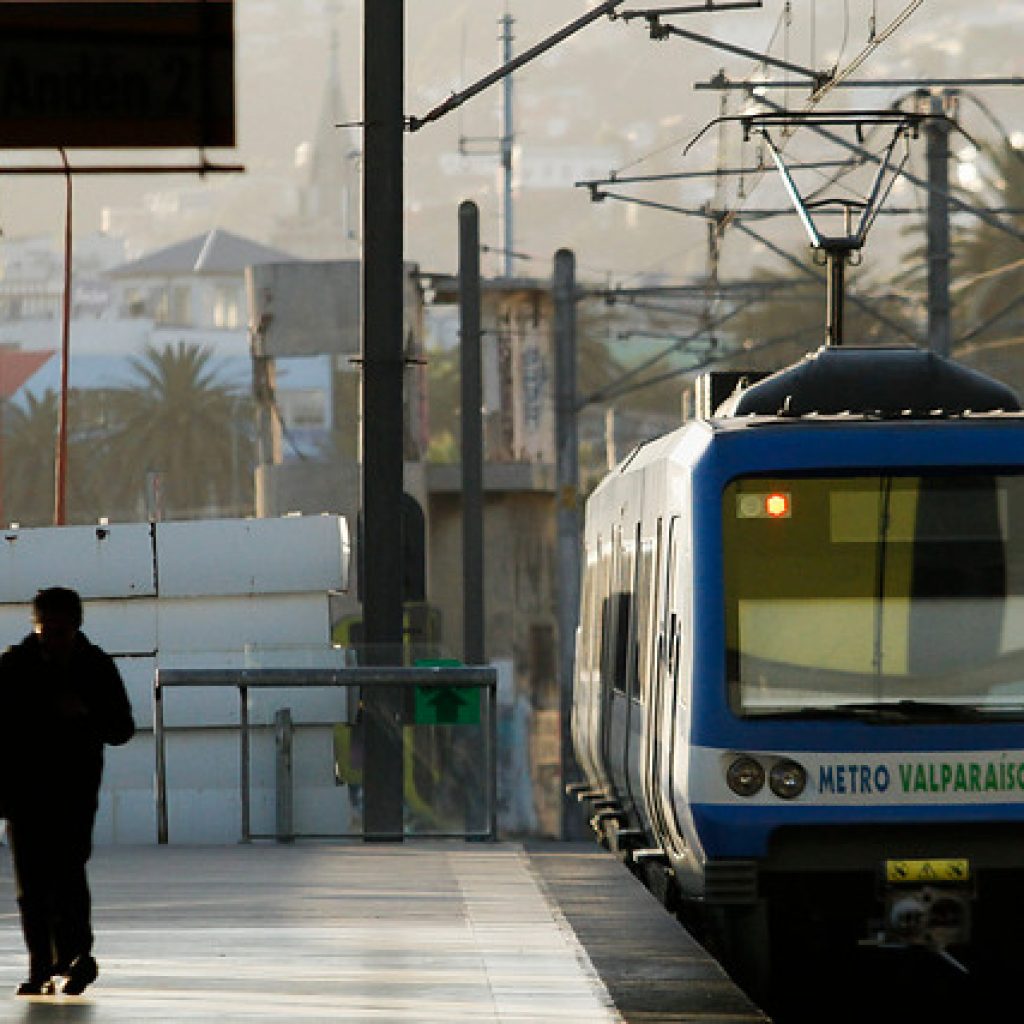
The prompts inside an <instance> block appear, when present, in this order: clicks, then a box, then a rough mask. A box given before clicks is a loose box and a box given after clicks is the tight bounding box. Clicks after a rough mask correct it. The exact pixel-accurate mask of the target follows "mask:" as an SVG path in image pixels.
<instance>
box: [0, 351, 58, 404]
mask: <svg viewBox="0 0 1024 1024" xmlns="http://www.w3.org/2000/svg"><path fill="white" fill-rule="evenodd" d="M53 354H54V353H53V352H51V351H47V350H43V351H37V352H23V351H21V350H20V349H6V348H0V398H10V397H11V396H12V395H13V394H14V393H15V392H16V391H17V390H18V388H20V387H21V386H22V384H24V383H25V381H27V380H28V379H29V377H31V376H32V374H34V373H35V372H36V370H38V369H39V368H40V367H41V366H43V365H44V364H45V363H46V362H47V361H48V360H49V359H50V358H51V356H53Z"/></svg>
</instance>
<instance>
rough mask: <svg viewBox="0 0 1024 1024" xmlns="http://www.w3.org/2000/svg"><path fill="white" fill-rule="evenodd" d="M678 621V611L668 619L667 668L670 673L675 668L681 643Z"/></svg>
mask: <svg viewBox="0 0 1024 1024" xmlns="http://www.w3.org/2000/svg"><path fill="white" fill-rule="evenodd" d="M677 626H678V623H677V621H676V613H675V612H673V613H672V614H671V615H670V616H669V620H668V651H667V652H666V653H667V657H668V664H667V666H666V667H667V668H668V671H669V673H671V672H673V671H674V670H675V664H676V656H677V655H678V654H679V644H678V643H677V640H678V637H679V633H678V629H677Z"/></svg>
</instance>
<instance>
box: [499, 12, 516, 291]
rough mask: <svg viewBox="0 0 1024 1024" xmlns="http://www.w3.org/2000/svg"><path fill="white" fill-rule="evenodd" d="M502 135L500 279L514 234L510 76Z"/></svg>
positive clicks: (507, 28) (505, 40) (506, 48)
mask: <svg viewBox="0 0 1024 1024" xmlns="http://www.w3.org/2000/svg"><path fill="white" fill-rule="evenodd" d="M513 20H514V19H513V18H512V15H511V14H506V15H505V16H504V17H503V18H502V19H501V25H502V28H503V29H504V31H503V33H502V36H501V41H502V54H501V59H502V61H503V62H504V63H505V64H509V63H511V61H512V23H513ZM501 84H502V94H503V95H502V99H503V107H502V134H501V174H502V186H503V189H502V190H503V205H502V209H503V214H502V229H503V231H504V243H503V244H504V249H505V252H504V255H503V259H502V267H503V268H504V269H503V272H502V273H503V276H504V277H512V276H513V271H512V251H513V249H514V247H515V245H514V238H513V235H514V232H513V220H512V148H513V144H514V139H515V136H514V134H513V129H512V119H513V105H512V76H511V75H506V76H505V78H504V79H503V80H502V83H501Z"/></svg>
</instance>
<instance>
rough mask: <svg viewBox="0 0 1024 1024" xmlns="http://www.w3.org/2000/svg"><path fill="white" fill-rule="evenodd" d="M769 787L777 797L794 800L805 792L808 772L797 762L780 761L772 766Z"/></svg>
mask: <svg viewBox="0 0 1024 1024" xmlns="http://www.w3.org/2000/svg"><path fill="white" fill-rule="evenodd" d="M768 785H769V786H771V790H772V792H773V793H774V794H775V795H776V796H780V797H782V799H783V800H793V799H795V798H796V797H798V796H799V795H800V794H801V793H802V792H803V791H804V787H805V786H806V785H807V772H805V771H804V769H803V767H802V766H801V765H798V764H797V763H796V761H779V762H777V763H776V764H775V765H773V766H772V770H771V772H770V774H769V776H768Z"/></svg>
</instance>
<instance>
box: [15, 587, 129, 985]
mask: <svg viewBox="0 0 1024 1024" xmlns="http://www.w3.org/2000/svg"><path fill="white" fill-rule="evenodd" d="M33 618H34V624H35V629H34V632H32V633H30V634H29V635H28V636H27V637H25V639H24V640H22V642H21V643H20V644H17V645H16V646H14V647H10V648H8V649H7V651H5V652H4V654H3V655H2V656H0V758H2V766H3V774H2V778H0V794H2V800H3V810H4V812H5V814H6V816H7V823H8V828H7V834H8V838H9V841H10V845H11V853H12V856H13V858H14V875H15V880H16V882H17V894H18V909H19V911H20V912H21V926H22V931H23V932H24V935H25V945H26V946H27V947H28V956H29V975H28V978H27V980H26V981H24V982H23V983H22V984H21V986H20V987H19V988H18V995H52V994H53V993H54V992H55V991H56V979H59V978H61V977H63V978H64V979H65V980H64V984H63V989H62V991H63V992H64V993H65V994H66V995H79V994H81V993H82V992H83V991H84V990H85V988H86V986H87V985H90V984H91V983H92V982H93V981H95V980H96V977H97V974H98V973H99V972H98V968H97V966H96V961H95V960H94V959H93V956H92V945H93V935H92V925H91V920H90V918H91V905H92V901H91V897H90V894H89V883H88V880H87V878H86V872H85V865H86V862H87V861H88V859H89V855H90V854H91V852H92V829H93V822H94V820H95V817H96V807H97V800H98V794H99V787H100V777H101V775H102V773H103V746H104V744H106V743H110V744H114V745H120V744H122V743H127V742H128V740H129V739H131V737H132V735H133V734H134V732H135V724H134V722H133V721H132V712H131V706H130V704H129V703H128V697H127V695H126V693H125V689H124V683H123V681H122V679H121V674H120V673H119V672H118V670H117V666H116V665H115V664H114V662H113V659H112V658H111V657H110V656H109V655H107V654H106V653H104V652H103V651H102V650H100V648H99V647H97V646H96V645H95V644H92V643H90V642H89V641H88V640H87V639H86V637H85V636H84V634H83V633H82V632H81V630H80V628H79V627H80V626H81V624H82V602H81V599H80V598H79V596H78V594H77V593H76V592H75V591H74V590H68V589H67V588H65V587H51V588H49V589H47V590H40V591H39V593H38V594H36V597H35V600H34V601H33Z"/></svg>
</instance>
